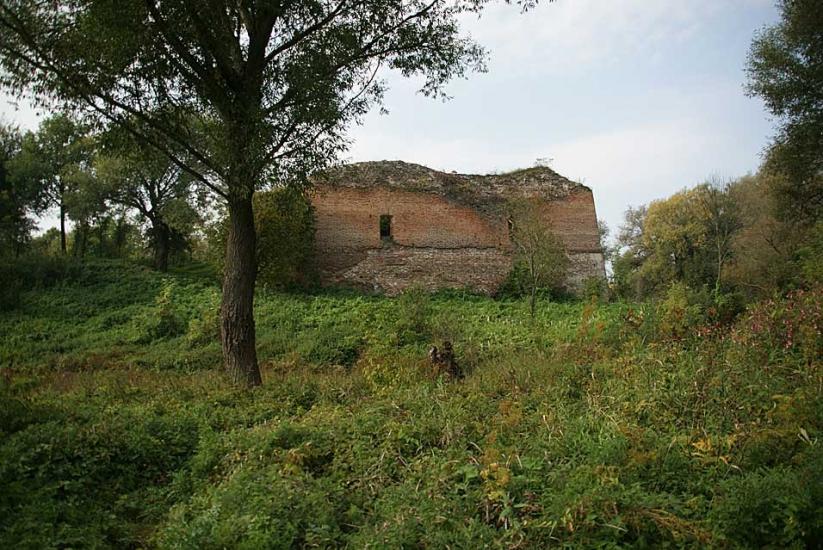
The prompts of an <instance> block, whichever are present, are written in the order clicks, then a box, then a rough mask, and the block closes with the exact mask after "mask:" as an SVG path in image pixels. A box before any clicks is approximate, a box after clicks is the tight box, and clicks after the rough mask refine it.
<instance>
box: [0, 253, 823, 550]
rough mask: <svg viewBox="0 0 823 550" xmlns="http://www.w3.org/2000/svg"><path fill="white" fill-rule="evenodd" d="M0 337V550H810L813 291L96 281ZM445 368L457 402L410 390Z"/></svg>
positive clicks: (817, 352)
mask: <svg viewBox="0 0 823 550" xmlns="http://www.w3.org/2000/svg"><path fill="white" fill-rule="evenodd" d="M57 279H61V280H62V281H63V282H60V281H56V280H55V281H52V280H51V279H49V278H48V277H43V280H41V281H39V283H37V284H33V286H39V288H36V289H35V290H30V291H24V292H22V294H21V295H20V298H19V300H18V302H19V303H18V304H17V309H15V310H13V311H10V312H6V313H3V314H0V331H1V332H2V334H3V335H4V336H3V339H2V344H0V346H1V347H0V361H2V363H0V364H1V365H2V371H0V372H2V375H3V376H2V380H3V381H2V382H1V383H0V384H2V385H1V386H0V388H2V389H0V547H3V548H26V547H29V548H41V547H119V548H120V547H145V546H149V547H162V548H235V547H238V548H278V547H330V546H349V547H353V548H360V547H385V548H399V547H427V548H441V547H452V548H481V547H512V548H520V547H523V548H526V547H529V548H543V547H548V546H566V547H580V548H589V547H612V546H623V545H634V546H638V547H655V548H657V547H681V546H713V547H730V548H734V547H760V546H771V547H781V548H782V547H813V546H815V545H816V544H818V543H819V541H820V540H823V513H822V512H823V479H821V473H820V472H823V449H822V448H821V447H823V443H821V441H820V439H821V429H822V428H823V400H821V395H822V394H823V378H821V372H820V357H821V352H823V338H821V333H820V330H821V326H823V313H821V302H823V293H821V291H819V290H818V291H814V290H812V291H805V292H796V293H794V294H792V295H790V296H788V297H782V298H776V299H775V300H773V301H772V302H770V303H762V304H756V305H754V306H752V307H750V309H749V310H747V311H746V312H744V313H742V314H741V315H739V316H738V318H737V320H736V321H734V322H733V323H731V324H729V325H726V324H723V323H718V322H716V320H714V318H713V317H712V315H713V313H712V312H709V311H701V310H700V309H699V308H697V307H696V306H692V305H689V304H688V303H687V302H684V301H683V300H680V299H679V297H678V295H677V294H676V293H674V294H672V296H671V297H670V300H667V302H666V303H665V305H664V306H659V307H657V306H652V305H644V304H640V305H636V304H635V305H632V304H587V303H565V304H557V303H548V302H544V303H540V304H539V307H538V312H537V316H536V318H535V320H534V321H532V320H531V319H530V318H529V316H528V305H527V303H525V302H524V301H518V300H501V301H495V300H491V299H488V298H480V297H476V296H472V295H469V294H462V293H449V294H441V295H436V296H433V297H427V296H425V295H422V294H419V293H414V292H413V293H410V294H408V295H405V296H402V297H400V298H397V299H387V298H379V297H368V296H360V295H355V294H345V293H326V294H318V295H295V294H275V293H261V294H259V295H258V298H257V312H256V313H257V332H258V344H259V353H260V358H261V362H262V364H263V366H264V371H263V372H264V380H265V383H264V386H263V387H262V388H259V389H257V390H255V391H252V392H244V391H239V390H236V389H234V388H232V387H231V386H230V385H229V384H228V383H227V381H226V380H225V379H224V377H223V376H222V375H221V373H220V371H219V364H220V351H219V346H218V343H217V340H216V335H217V332H216V331H217V316H216V314H217V311H216V306H217V303H218V299H219V290H218V288H217V286H216V284H215V283H214V282H213V281H212V280H211V279H210V278H209V277H208V276H207V275H204V274H202V273H198V272H197V270H195V269H190V270H189V271H187V272H177V273H175V274H172V275H168V276H165V277H162V276H160V275H158V274H156V273H153V272H151V271H150V270H147V269H143V268H140V267H136V266H127V265H123V264H120V263H116V262H111V263H104V262H100V263H92V264H88V265H86V266H85V267H82V268H79V267H78V268H76V269H74V270H71V272H67V273H62V274H61V277H58V278H57ZM444 339H448V340H451V341H452V342H454V344H455V349H456V352H457V355H458V360H459V362H460V363H461V365H462V366H463V367H464V369H465V370H466V371H467V376H466V378H465V379H464V380H462V381H458V382H450V381H447V380H443V379H439V378H436V377H434V376H433V375H432V374H431V372H430V370H429V369H428V368H427V365H426V350H427V348H428V346H429V345H431V344H432V343H437V342H439V341H441V340H444Z"/></svg>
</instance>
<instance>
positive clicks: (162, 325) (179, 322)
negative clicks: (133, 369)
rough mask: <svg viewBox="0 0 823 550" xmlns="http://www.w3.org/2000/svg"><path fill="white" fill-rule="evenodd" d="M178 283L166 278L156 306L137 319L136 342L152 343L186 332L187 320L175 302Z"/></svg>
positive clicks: (157, 297)
mask: <svg viewBox="0 0 823 550" xmlns="http://www.w3.org/2000/svg"><path fill="white" fill-rule="evenodd" d="M177 291H178V286H177V283H176V282H175V281H174V280H173V279H164V280H163V282H162V283H161V287H160V292H159V293H158V294H157V296H156V298H155V300H154V306H153V307H151V308H149V309H148V310H146V311H145V312H143V314H142V315H140V316H139V317H138V318H137V319H136V327H135V333H136V335H135V337H134V338H133V340H134V342H135V343H143V344H145V343H150V342H154V341H156V340H162V339H164V338H173V337H175V336H180V335H182V334H185V333H186V329H187V326H186V322H185V319H184V318H183V316H182V315H181V314H180V312H179V311H178V307H177V304H176V303H175V298H176V296H175V293H176V292H177Z"/></svg>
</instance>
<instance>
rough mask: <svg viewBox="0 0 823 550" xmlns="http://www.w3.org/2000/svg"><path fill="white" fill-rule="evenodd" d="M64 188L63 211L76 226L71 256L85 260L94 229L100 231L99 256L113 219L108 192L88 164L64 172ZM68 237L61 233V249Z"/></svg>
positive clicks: (71, 167) (62, 179)
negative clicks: (110, 219) (110, 221)
mask: <svg viewBox="0 0 823 550" xmlns="http://www.w3.org/2000/svg"><path fill="white" fill-rule="evenodd" d="M60 179H61V181H62V185H63V186H64V192H63V197H62V199H61V200H62V208H63V210H64V211H65V212H66V214H67V216H68V218H69V219H70V220H71V221H72V222H74V230H73V236H74V239H73V243H72V254H73V255H75V256H78V257H83V256H85V255H86V253H87V252H88V251H89V240H90V237H91V232H92V230H93V229H97V238H98V252H102V250H103V249H104V248H105V235H106V226H107V225H108V222H109V218H110V217H111V213H110V205H109V203H108V190H107V188H106V186H105V185H104V184H103V182H101V180H100V179H99V178H98V177H97V175H96V174H95V173H94V171H93V169H92V167H91V166H90V165H88V164H72V165H69V166H67V167H65V168H64V169H63V170H61V176H60ZM64 239H65V236H64V235H63V234H62V231H61V239H60V240H61V249H62V246H63V242H64Z"/></svg>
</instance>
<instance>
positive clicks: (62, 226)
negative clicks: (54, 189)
mask: <svg viewBox="0 0 823 550" xmlns="http://www.w3.org/2000/svg"><path fill="white" fill-rule="evenodd" d="M66 250H67V249H66V207H65V206H64V205H63V197H60V252H62V253H63V256H65V255H66Z"/></svg>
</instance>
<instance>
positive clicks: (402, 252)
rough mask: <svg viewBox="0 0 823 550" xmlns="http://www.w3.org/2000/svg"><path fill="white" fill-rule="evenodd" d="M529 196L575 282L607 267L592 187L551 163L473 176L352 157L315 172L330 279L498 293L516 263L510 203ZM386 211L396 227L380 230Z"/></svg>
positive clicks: (388, 288) (321, 263) (391, 289)
mask: <svg viewBox="0 0 823 550" xmlns="http://www.w3.org/2000/svg"><path fill="white" fill-rule="evenodd" d="M523 198H527V199H534V200H537V201H539V204H540V209H541V211H542V215H543V217H544V219H545V220H546V222H547V223H548V224H549V225H550V226H551V228H552V230H553V231H554V232H555V233H556V234H557V235H558V236H559V237H560V238H561V239H562V241H563V243H564V244H565V246H566V248H567V252H568V254H569V256H570V258H571V260H572V267H571V269H570V272H569V278H568V282H567V284H568V286H569V287H571V288H576V287H578V286H579V285H580V283H581V282H582V281H583V280H584V279H585V278H587V277H591V276H596V277H604V276H605V270H604V263H603V254H602V251H601V250H600V245H599V239H598V230H597V217H596V215H595V210H594V200H593V198H592V192H591V190H590V189H589V188H587V187H585V186H583V185H580V184H577V183H574V182H571V181H569V180H567V179H566V178H563V177H562V176H560V175H558V174H557V173H555V172H553V171H552V170H550V169H548V168H543V167H539V168H531V169H527V170H520V171H517V172H513V173H510V174H505V175H491V176H469V175H462V174H453V173H452V174H448V173H444V172H437V171H435V170H431V169H429V168H425V167H423V166H419V165H415V164H408V163H404V162H397V161H395V162H367V163H359V164H352V165H347V166H343V167H341V168H338V169H335V170H333V171H330V172H329V173H327V174H325V175H324V176H320V177H318V179H317V180H316V182H315V190H314V193H313V196H312V203H313V205H314V207H315V214H316V220H317V233H316V246H317V260H318V267H319V269H320V274H321V280H322V281H323V283H325V284H331V285H344V286H355V287H359V288H364V289H369V290H376V291H380V292H385V293H387V294H396V293H398V292H400V291H402V290H403V289H405V288H408V287H409V286H411V285H421V286H423V287H424V288H428V289H436V288H443V287H449V288H464V287H470V288H473V289H475V290H478V291H481V292H486V293H494V292H495V291H496V290H497V288H498V287H499V286H500V284H501V283H502V282H503V280H504V279H505V278H506V276H507V274H508V273H509V271H510V270H511V266H512V255H511V245H510V242H509V236H508V224H507V216H506V215H505V214H504V210H503V207H504V206H505V204H506V202H507V201H508V200H510V199H523ZM381 216H390V222H386V221H384V224H385V227H384V232H385V231H388V232H390V237H387V236H383V237H381Z"/></svg>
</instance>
